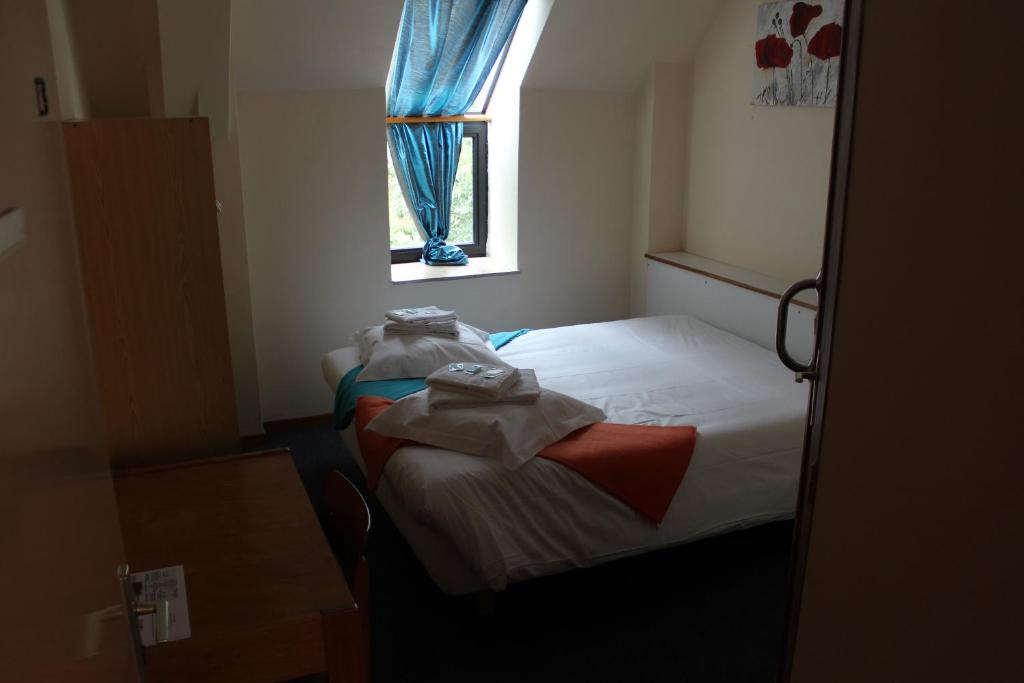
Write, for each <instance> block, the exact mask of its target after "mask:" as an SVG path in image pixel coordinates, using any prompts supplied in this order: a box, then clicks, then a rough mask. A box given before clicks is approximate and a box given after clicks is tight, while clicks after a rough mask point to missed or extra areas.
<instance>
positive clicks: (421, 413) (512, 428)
mask: <svg viewBox="0 0 1024 683" xmlns="http://www.w3.org/2000/svg"><path fill="white" fill-rule="evenodd" d="M431 391H433V389H427V390H426V391H421V392H419V393H415V394H411V395H409V396H406V397H405V398H403V399H402V400H400V401H398V402H396V403H395V404H394V405H392V406H390V407H388V408H387V409H385V410H384V411H383V412H382V413H381V414H380V415H378V416H377V417H375V418H374V419H373V420H371V421H370V423H369V424H368V425H366V428H367V429H369V430H371V431H373V432H377V433H378V434H383V435H384V436H391V437H395V438H398V439H408V440H410V441H415V442H417V443H422V444H427V445H429V446H437V447H439V448H447V449H449V450H453V451H459V452H461V453H468V454H470V455H480V456H484V457H487V458H497V459H500V460H501V461H502V462H503V463H504V464H505V467H507V468H509V469H511V470H514V469H516V468H518V467H519V466H520V465H522V464H523V463H525V462H527V461H529V460H530V459H531V458H533V456H535V455H537V453H539V452H540V451H541V450H543V449H544V447H545V446H549V445H551V444H553V443H555V442H556V441H559V440H561V439H562V438H563V437H565V436H568V435H569V434H571V433H572V432H574V431H576V430H577V429H580V428H582V427H586V426H587V425H590V424H594V423H595V422H602V421H604V419H605V417H606V416H605V414H604V411H602V410H601V409H600V408H595V407H594V406H592V405H589V404H587V403H584V402H583V401H578V400H576V399H574V398H572V397H571V396H566V395H565V394H560V393H558V392H557V391H551V390H549V389H541V392H540V396H539V397H538V398H537V402H536V403H533V404H531V405H523V404H511V403H495V404H493V405H490V406H484V407H475V408H445V409H441V410H433V411H431V409H430V392H431Z"/></svg>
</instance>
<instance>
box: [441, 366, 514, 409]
mask: <svg viewBox="0 0 1024 683" xmlns="http://www.w3.org/2000/svg"><path fill="white" fill-rule="evenodd" d="M518 379H519V370H517V369H516V368H510V367H499V366H496V365H482V364H479V363H448V365H446V366H444V367H442V368H441V369H439V370H435V371H434V372H432V373H430V374H429V375H427V379H426V382H427V386H428V387H431V388H437V389H444V390H445V391H451V392H456V393H460V394H468V395H471V396H474V397H478V398H484V399H487V400H489V401H497V400H498V399H500V398H501V397H502V396H503V395H504V394H505V392H506V391H507V390H508V389H509V388H510V387H511V386H512V385H513V384H515V382H516V380H518Z"/></svg>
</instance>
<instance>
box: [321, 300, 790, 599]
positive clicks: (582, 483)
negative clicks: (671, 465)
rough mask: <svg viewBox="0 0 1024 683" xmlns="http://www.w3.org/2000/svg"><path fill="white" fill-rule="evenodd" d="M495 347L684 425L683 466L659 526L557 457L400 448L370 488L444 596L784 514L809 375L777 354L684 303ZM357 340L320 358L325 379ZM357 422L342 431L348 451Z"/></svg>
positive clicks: (569, 386) (630, 416) (575, 384)
mask: <svg viewBox="0 0 1024 683" xmlns="http://www.w3.org/2000/svg"><path fill="white" fill-rule="evenodd" d="M498 354H499V355H500V356H501V357H502V359H503V360H505V361H506V362H508V363H509V364H511V365H513V366H516V367H521V368H533V369H534V370H535V371H536V373H537V378H538V380H539V381H540V383H541V385H542V386H543V387H545V388H548V389H554V390H556V391H560V392H562V393H565V394H568V395H570V396H573V397H575V398H578V399H580V400H583V401H586V402H587V403H590V404H592V405H595V406H597V407H599V408H601V409H603V410H604V411H605V413H606V414H607V415H608V421H609V422H617V423H625V424H647V425H693V426H696V427H697V430H698V436H697V442H696V447H695V449H694V452H693V458H692V460H691V464H690V467H689V469H688V471H687V473H686V476H685V478H684V480H683V483H682V484H681V485H680V487H679V490H678V491H677V492H676V494H675V497H674V498H673V500H672V503H671V505H670V507H669V510H668V513H667V515H666V516H665V519H664V520H663V521H662V523H661V524H660V525H657V526H655V525H654V524H652V523H651V522H650V521H648V520H645V519H643V518H642V517H641V516H640V515H638V514H637V513H636V512H635V511H633V510H632V509H630V508H628V507H626V506H625V505H623V504H622V503H621V502H619V501H618V500H616V499H614V498H612V497H611V496H609V495H608V494H606V493H604V492H603V491H601V490H600V489H598V488H596V487H595V486H594V485H593V484H591V483H590V482H588V481H587V480H586V479H584V478H583V477H581V476H580V475H578V474H576V473H575V472H573V471H572V470H569V469H567V468H565V467H563V466H562V465H560V464H558V463H556V462H554V461H551V460H546V459H543V458H535V459H533V460H531V461H530V462H529V463H527V464H526V465H524V466H523V467H521V468H519V469H518V470H515V471H510V470H507V469H505V468H504V467H503V466H502V464H501V463H500V462H498V461H495V460H489V459H485V458H478V457H474V456H470V455H464V454H461V453H456V452H453V451H447V450H442V449H436V448H427V447H421V446H404V447H402V448H400V449H399V450H398V451H397V452H396V453H395V454H394V455H393V456H392V457H391V459H390V460H389V461H388V464H387V466H386V467H385V469H384V476H383V477H382V478H381V482H380V484H379V486H378V488H377V491H376V495H377V497H378V500H379V501H380V503H381V505H382V506H383V507H384V509H385V510H387V512H388V514H389V515H390V516H391V517H392V519H393V520H394V522H395V524H396V525H397V526H398V528H399V530H400V531H401V532H402V534H403V535H404V536H405V538H406V540H407V541H408V542H409V544H410V545H411V546H412V548H413V550H414V551H415V552H416V554H417V555H418V557H419V558H420V560H421V562H422V563H423V565H424V567H425V568H426V569H427V571H428V572H429V573H430V575H431V577H432V578H433V579H434V581H435V582H436V583H437V585H438V586H439V587H440V588H441V590H442V591H444V592H445V593H448V594H453V595H458V594H465V593H475V592H479V591H482V590H502V589H504V588H505V587H506V586H508V584H510V583H513V582H517V581H523V580H526V579H530V578H534V577H539V576H543V575H546V574H552V573H556V572H561V571H565V570H568V569H572V568H577V567H586V566H590V565H594V564H598V563H602V562H607V561H610V560H614V559H617V558H622V557H627V556H630V555H636V554H639V553H643V552H648V551H652V550H656V549H659V548H665V547H668V546H672V545H677V544H680V543H686V542H691V541H694V540H697V539H700V538H704V537H707V536H712V535H716V534H721V533H725V532H728V531H733V530H736V529H742V528H746V527H750V526H754V525H758V524H763V523H766V522H770V521H775V520H781V519H786V518H790V517H793V515H794V512H795V508H796V499H797V483H798V479H799V472H800V460H801V458H800V455H801V449H802V445H803V434H804V427H805V423H806V409H807V386H806V384H797V383H796V382H794V381H793V377H792V374H791V373H790V372H789V371H788V370H786V369H785V368H784V367H783V366H782V364H781V363H780V362H779V361H778V359H777V358H776V357H775V355H774V354H773V353H772V352H770V351H768V350H767V349H764V348H762V347H760V346H757V345H755V344H753V343H751V342H748V341H746V340H744V339H741V338H739V337H736V336H735V335H732V334H730V333H728V332H724V331H722V330H719V329H717V328H715V327H712V326H710V325H708V324H706V323H703V322H701V321H699V320H697V319H696V318H692V317H689V316H684V315H675V316H658V317H650V318H634V319H630V320H619V321H612V322H603V323H594V324H587V325H573V326H568V327H558V328H550V329H543V330H534V331H532V332H530V333H529V334H527V335H524V336H522V337H520V338H518V339H516V340H515V341H513V342H512V343H510V344H509V345H508V346H506V347H504V348H502V349H501V350H499V352H498ZM358 363H359V359H358V353H357V352H356V350H355V349H354V348H342V349H338V350H336V351H333V352H331V353H329V354H327V355H326V356H325V357H324V359H323V371H324V378H325V380H326V381H327V384H328V386H330V387H331V389H332V390H333V389H334V388H335V387H336V386H337V385H338V382H339V381H340V380H341V378H342V377H343V376H344V374H345V373H346V372H348V371H349V370H350V369H351V368H353V367H355V366H356V365H358ZM353 430H354V427H351V426H350V427H349V428H348V429H346V430H344V431H343V432H342V438H343V439H344V440H345V443H346V444H347V445H348V447H349V449H350V450H351V451H352V453H353V454H354V455H355V457H356V458H357V460H359V463H360V466H361V467H362V468H363V470H364V472H365V464H363V462H362V458H361V456H360V453H359V447H358V443H357V442H356V438H355V434H354V431H353Z"/></svg>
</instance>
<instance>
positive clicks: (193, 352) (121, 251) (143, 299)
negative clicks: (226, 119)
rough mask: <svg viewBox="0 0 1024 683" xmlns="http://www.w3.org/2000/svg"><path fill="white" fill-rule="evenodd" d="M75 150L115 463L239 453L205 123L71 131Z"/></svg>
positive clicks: (118, 124)
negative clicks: (237, 451)
mask: <svg viewBox="0 0 1024 683" xmlns="http://www.w3.org/2000/svg"><path fill="white" fill-rule="evenodd" d="M64 140H65V147H66V150H67V161H68V174H69V176H70V185H71V195H72V203H73V207H74V214H75V227H76V231H77V237H78V249H79V257H80V260H81V270H82V281H83V285H84V291H85V299H86V301H85V304H86V309H87V311H88V318H89V332H90V337H91V345H92V355H93V360H94V364H95V372H96V379H97V384H98V387H99V394H100V400H101V403H102V408H103V417H104V423H105V425H104V426H105V432H106V440H107V446H108V448H109V451H110V454H111V457H112V459H113V461H114V462H115V463H117V464H121V465H126V464H132V465H134V464H143V463H152V462H162V461H171V460H178V459H183V458H187V457H196V456H202V455H223V454H224V453H226V452H232V451H236V450H237V449H238V439H239V437H238V416H237V412H236V408H235V390H234V382H233V378H232V372H231V355H230V350H229V346H228V328H227V315H226V312H225V305H224V284H223V277H222V274H221V259H220V244H219V237H218V232H217V210H216V198H215V196H214V184H213V163H212V157H211V154H210V133H209V125H208V123H207V120H206V119H202V118H188V119H106V120H94V121H80V122H68V123H65V124H64Z"/></svg>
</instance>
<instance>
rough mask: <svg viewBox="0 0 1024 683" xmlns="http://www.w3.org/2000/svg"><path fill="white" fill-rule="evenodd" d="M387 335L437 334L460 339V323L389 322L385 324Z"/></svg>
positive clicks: (447, 321) (451, 321)
mask: <svg viewBox="0 0 1024 683" xmlns="http://www.w3.org/2000/svg"><path fill="white" fill-rule="evenodd" d="M384 333H385V334H435V335H439V336H442V337H453V338H454V337H458V336H459V323H458V322H456V321H454V320H445V321H441V322H424V323H398V322H395V321H394V320H388V321H387V322H385V323H384Z"/></svg>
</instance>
